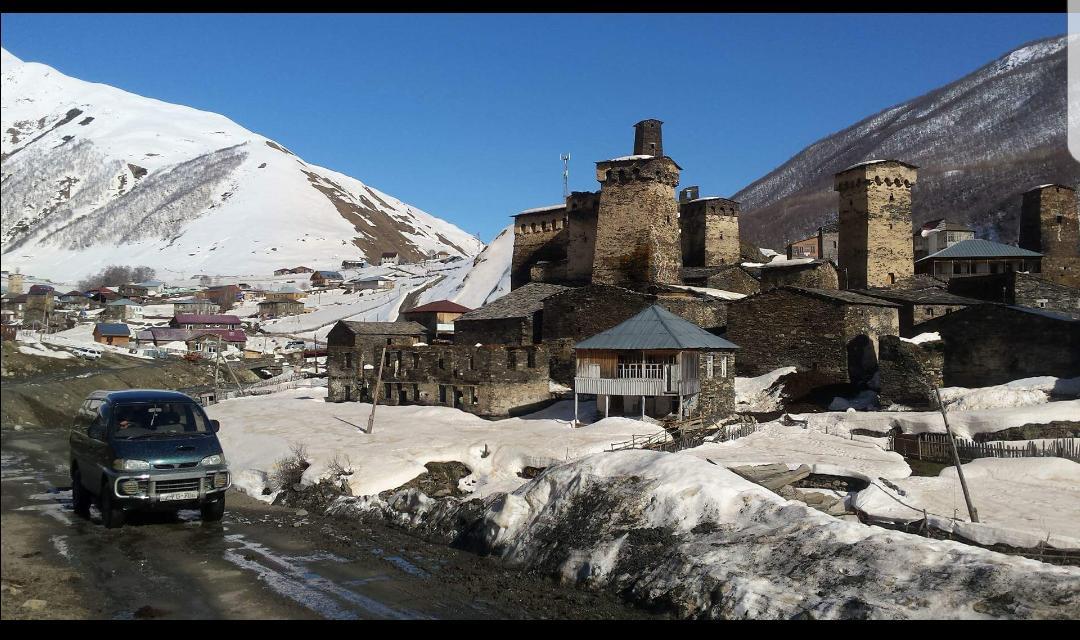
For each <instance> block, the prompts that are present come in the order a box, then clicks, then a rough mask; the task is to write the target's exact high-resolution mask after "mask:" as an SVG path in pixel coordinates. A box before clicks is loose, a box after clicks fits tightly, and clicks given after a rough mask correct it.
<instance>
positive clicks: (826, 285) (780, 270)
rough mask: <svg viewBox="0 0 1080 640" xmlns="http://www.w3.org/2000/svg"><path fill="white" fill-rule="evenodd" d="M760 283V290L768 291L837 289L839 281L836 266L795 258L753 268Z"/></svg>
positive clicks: (822, 261) (826, 261) (821, 261)
mask: <svg viewBox="0 0 1080 640" xmlns="http://www.w3.org/2000/svg"><path fill="white" fill-rule="evenodd" d="M751 271H756V272H757V274H758V278H759V280H760V282H761V290H762V291H768V290H769V289H775V288H777V287H783V286H792V287H806V288H809V289H839V288H840V280H839V277H838V276H837V272H836V266H835V265H834V264H833V263H832V262H830V261H828V260H812V259H808V258H796V259H793V260H779V261H776V262H767V263H765V264H763V265H761V266H760V267H753V268H751Z"/></svg>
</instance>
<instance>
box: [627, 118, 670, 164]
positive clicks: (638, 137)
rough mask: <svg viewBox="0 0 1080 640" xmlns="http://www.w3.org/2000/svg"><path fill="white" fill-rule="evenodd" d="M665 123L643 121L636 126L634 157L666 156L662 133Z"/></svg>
mask: <svg viewBox="0 0 1080 640" xmlns="http://www.w3.org/2000/svg"><path fill="white" fill-rule="evenodd" d="M663 124H664V123H663V122H660V121H659V120H651V119H650V120H642V121H641V122H639V123H637V124H635V125H634V155H635V156H656V157H658V158H659V157H660V156H662V155H664V140H663V135H662V134H661V133H660V127H661V126H663Z"/></svg>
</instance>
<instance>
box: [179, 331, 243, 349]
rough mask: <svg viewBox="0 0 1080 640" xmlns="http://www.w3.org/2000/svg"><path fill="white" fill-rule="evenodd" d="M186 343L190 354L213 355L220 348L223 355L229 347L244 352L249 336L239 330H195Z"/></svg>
mask: <svg viewBox="0 0 1080 640" xmlns="http://www.w3.org/2000/svg"><path fill="white" fill-rule="evenodd" d="M184 342H185V343H186V344H187V348H188V352H191V353H202V354H210V355H212V354H216V353H217V352H218V349H219V347H220V349H221V350H222V353H224V350H225V348H226V347H228V346H233V347H236V348H237V349H240V350H241V351H242V350H243V349H244V345H245V343H246V342H247V334H245V333H244V332H243V331H241V330H239V329H194V330H192V331H191V332H190V334H189V335H188V336H187V338H186V339H185V340H184Z"/></svg>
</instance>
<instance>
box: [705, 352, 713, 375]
mask: <svg viewBox="0 0 1080 640" xmlns="http://www.w3.org/2000/svg"><path fill="white" fill-rule="evenodd" d="M712 377H713V354H711V353H710V354H708V355H707V356H705V378H706V379H707V380H711V379H712Z"/></svg>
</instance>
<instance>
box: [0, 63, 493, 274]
mask: <svg viewBox="0 0 1080 640" xmlns="http://www.w3.org/2000/svg"><path fill="white" fill-rule="evenodd" d="M0 55H2V69H0V74H2V78H3V92H2V100H0V125H2V126H0V129H2V130H3V133H2V142H0V152H2V159H3V161H2V189H3V205H2V227H3V229H2V253H3V258H4V267H5V269H14V268H15V267H20V268H21V270H22V271H23V272H26V273H32V274H34V275H36V276H40V277H48V278H53V279H58V280H66V281H71V280H75V279H78V278H79V277H82V276H83V275H85V274H87V273H90V272H94V271H97V270H98V269H100V268H101V267H102V266H105V265H107V264H129V265H136V264H146V265H150V266H153V267H154V268H156V269H157V270H158V276H159V277H160V278H162V279H165V280H169V279H177V278H182V277H184V276H190V275H192V274H194V273H206V274H211V275H243V274H256V273H268V272H271V271H273V270H274V269H277V268H280V267H283V266H296V265H300V264H307V265H308V266H312V267H313V268H324V269H326V268H333V267H334V266H336V265H338V264H339V263H340V261H341V260H342V259H345V258H349V259H355V258H359V257H361V256H366V257H368V258H369V259H375V260H377V259H378V257H379V255H380V254H381V253H382V252H383V251H397V252H399V253H400V254H401V255H402V257H403V258H405V259H407V260H410V261H415V260H417V259H419V258H420V257H421V256H422V255H425V254H427V253H428V252H429V251H432V250H439V249H445V250H447V251H448V252H449V253H450V254H451V255H460V256H463V257H466V258H470V259H471V258H472V257H474V256H476V255H477V254H478V253H479V252H480V250H481V249H482V248H483V243H482V242H480V241H479V240H478V239H476V238H475V237H473V236H471V235H469V234H467V233H465V232H464V231H462V230H461V229H459V228H457V227H455V226H454V225H452V224H450V223H448V222H446V221H444V220H440V219H438V218H436V217H434V216H432V215H430V214H428V213H425V212H424V211H421V210H419V209H417V208H415V207H412V206H410V205H408V204H406V203H404V202H402V201H400V200H398V199H397V198H394V197H392V196H389V195H387V194H385V193H383V192H381V191H378V190H377V189H374V188H372V187H369V186H368V185H365V184H364V183H362V182H360V181H359V180H356V179H354V178H350V177H349V176H346V175H342V174H340V173H337V172H335V171H331V170H329V169H325V168H322V167H318V166H315V165H311V164H308V163H306V162H304V161H303V160H302V159H301V158H299V157H297V156H296V155H295V154H293V153H292V152H290V151H289V150H288V149H286V148H285V147H283V146H282V145H279V144H278V143H276V142H274V141H273V140H270V139H268V138H265V137H263V136H260V135H258V134H255V133H252V132H250V131H248V130H246V129H244V128H243V127H240V126H239V125H237V124H236V123H234V122H233V121H231V120H229V119H228V118H226V117H224V116H221V115H218V114H215V113H208V112H205V111H199V110H196V109H192V108H189V107H184V106H180V105H174V104H169V103H166V102H161V101H159V100H154V99H151V98H144V97H142V96H137V95H134V94H131V93H128V92H125V91H122V90H120V89H116V88H114V87H110V86H108V85H104V84H95V83H89V82H84V81H82V80H78V79H75V78H71V77H68V76H65V75H64V74H62V73H60V72H58V71H57V70H55V69H53V68H51V67H48V66H46V65H43V64H37V63H32V62H23V61H21V60H19V59H18V58H16V57H15V56H14V55H12V54H10V53H9V52H8V51H6V50H3V51H0Z"/></svg>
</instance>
